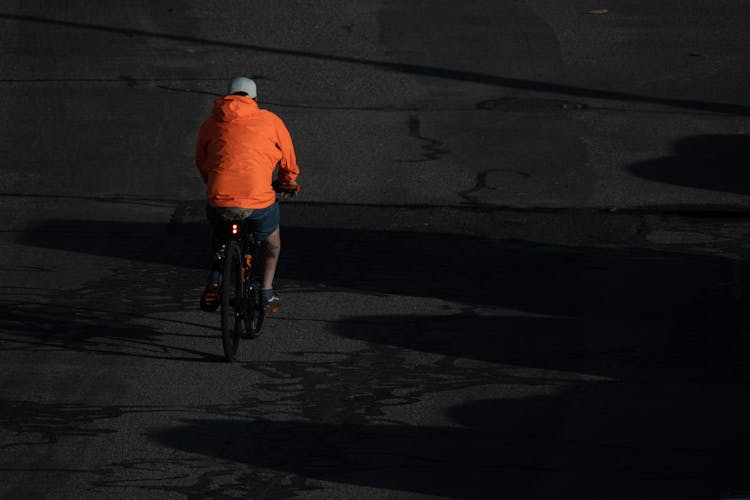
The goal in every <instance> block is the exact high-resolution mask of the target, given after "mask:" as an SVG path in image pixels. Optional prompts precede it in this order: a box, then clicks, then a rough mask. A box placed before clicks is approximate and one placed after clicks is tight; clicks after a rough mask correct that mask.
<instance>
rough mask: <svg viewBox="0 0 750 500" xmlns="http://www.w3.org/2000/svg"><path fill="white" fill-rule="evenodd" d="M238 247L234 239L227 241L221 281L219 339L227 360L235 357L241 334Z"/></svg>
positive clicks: (240, 285)
mask: <svg viewBox="0 0 750 500" xmlns="http://www.w3.org/2000/svg"><path fill="white" fill-rule="evenodd" d="M241 265H242V262H241V260H240V247H239V245H238V244H237V242H235V241H230V242H229V243H227V248H226V255H225V256H224V274H223V277H222V282H221V340H222V344H223V345H224V357H225V358H226V360H227V361H228V362H230V363H231V362H232V361H234V360H235V359H237V352H238V351H239V348H240V336H241V334H242V317H243V311H242V308H243V305H244V300H243V297H242V276H241V274H240V273H241V271H240V266H241Z"/></svg>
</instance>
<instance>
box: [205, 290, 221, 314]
mask: <svg viewBox="0 0 750 500" xmlns="http://www.w3.org/2000/svg"><path fill="white" fill-rule="evenodd" d="M220 292H221V288H220V287H219V284H218V283H209V284H208V285H206V289H205V290H203V295H201V309H202V310H203V311H206V312H214V311H215V310H216V309H217V308H218V307H219V293H220Z"/></svg>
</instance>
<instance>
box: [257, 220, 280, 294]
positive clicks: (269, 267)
mask: <svg viewBox="0 0 750 500" xmlns="http://www.w3.org/2000/svg"><path fill="white" fill-rule="evenodd" d="M261 248H262V249H263V254H262V257H263V286H262V287H261V288H264V289H266V290H268V289H271V288H273V277H274V276H275V275H276V264H277V263H278V262H279V253H280V252H281V233H280V232H279V228H278V227H277V228H276V230H275V231H274V232H272V233H271V234H269V235H268V238H266V239H265V241H264V242H263V244H262V245H261Z"/></svg>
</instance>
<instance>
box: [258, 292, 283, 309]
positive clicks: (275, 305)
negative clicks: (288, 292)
mask: <svg viewBox="0 0 750 500" xmlns="http://www.w3.org/2000/svg"><path fill="white" fill-rule="evenodd" d="M260 305H261V306H262V307H263V310H264V311H265V312H267V313H275V312H279V309H280V308H281V299H280V298H279V296H278V295H276V294H274V295H273V296H272V297H271V298H270V299H267V300H262V301H261V304H260Z"/></svg>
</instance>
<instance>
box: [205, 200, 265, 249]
mask: <svg viewBox="0 0 750 500" xmlns="http://www.w3.org/2000/svg"><path fill="white" fill-rule="evenodd" d="M206 216H207V217H208V221H209V223H210V224H211V228H212V229H213V227H214V226H215V225H216V223H217V222H218V221H220V220H222V219H225V218H230V219H237V218H243V219H245V220H246V221H247V229H248V231H250V232H252V233H253V238H255V241H256V242H261V241H264V240H265V239H266V238H268V236H269V235H270V234H271V233H273V232H274V231H276V228H278V227H279V204H278V202H274V204H273V205H271V206H269V207H266V208H256V209H253V210H248V209H242V208H234V207H212V206H211V205H206Z"/></svg>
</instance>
